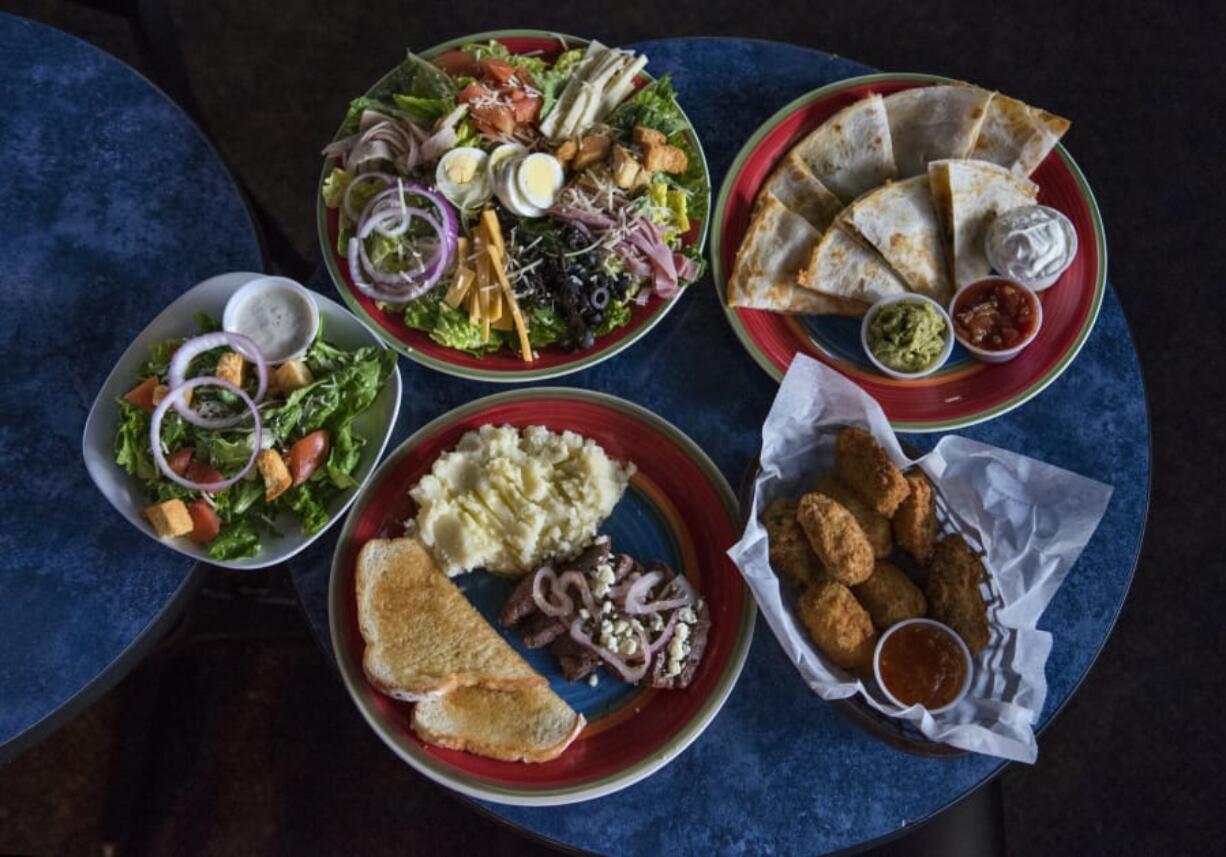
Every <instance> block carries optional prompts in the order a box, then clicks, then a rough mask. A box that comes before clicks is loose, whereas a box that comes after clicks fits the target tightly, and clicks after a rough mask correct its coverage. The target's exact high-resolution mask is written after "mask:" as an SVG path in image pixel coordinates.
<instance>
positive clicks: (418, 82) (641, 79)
mask: <svg viewBox="0 0 1226 857" xmlns="http://www.w3.org/2000/svg"><path fill="white" fill-rule="evenodd" d="M596 51H600V52H602V53H601V54H600V55H599V56H597V57H595V58H594V59H593V61H592V62H593V64H595V63H597V61H600V62H604V61H607V60H609V58H610V57H612V58H613V60H612V61H613V62H614V64H616V62H618V61H621V63H622V65H621V67H620V70H619V71H618V72H617V73H616V74H613V75H612V76H611V77H610V76H608V75H605V76H604V77H603V78H602V79H604V80H612V81H616V80H618V79H619V78H621V77H624V78H625V81H624V82H625V85H624V87H621V88H618V87H617V86H615V85H613V86H612V87H611V88H612V89H613V90H615V91H612V92H610V91H609V89H606V91H605V99H606V107H605V109H604V110H602V111H600V112H599V113H598V114H597V116H598V118H597V119H596V121H595V122H587V120H586V119H585V120H583V122H581V123H580V124H579V125H574V124H573V123H572V124H571V125H570V126H569V130H567V127H563V126H566V125H567V121H568V117H569V116H570V114H571V113H572V112H573V106H574V104H575V102H576V96H573V95H572V94H571V90H572V89H580V88H582V87H580V86H579V84H581V83H583V79H581V78H582V77H583V75H584V74H585V69H588V64H587V62H586V61H587V58H588V57H589V56H590V55H591V54H592V53H593V52H596ZM465 57H468V58H469V59H468V60H466V59H465ZM648 60H649V58H648V57H642V56H636V55H634V54H633V53H632V52H629V51H619V50H617V49H611V48H605V47H604V46H602V45H599V43H594V42H589V41H588V40H586V39H581V38H577V37H572V36H565V35H559V34H557V33H548V32H544V31H539V30H500V31H493V32H485V33H478V34H474V35H471V36H465V37H462V38H458V39H454V40H452V41H449V42H446V43H444V44H440V45H436V46H434V47H432V48H430V49H428V50H425V51H423V52H421V53H419V54H414V53H410V54H409V56H408V58H407V59H406V60H405V62H404V63H402V65H401V66H400V67H398V68H396V69H394V70H392V71H391V72H389V73H388V74H387V75H385V76H384V77H383V78H382V79H381V80H380V81H378V82H377V83H376V84H375V85H374V86H373V87H372V88H371V89H370V90H369V91H368V92H367V93H366V94H365V95H363V96H362V97H360V98H358V99H356V100H355V101H354V102H352V104H351V105H350V112H349V115H348V116H347V117H346V120H345V122H344V123H343V124H342V126H341V127H340V128H339V129H338V131H337V135H336V138H335V139H334V141H333V143H332V144H330V145H329V146H328V147H327V148H326V149H325V150H324V151H325V160H324V165H323V169H322V171H321V174H320V183H319V189H318V193H317V210H316V214H317V217H316V222H317V229H318V233H319V238H320V243H321V249H322V252H323V256H324V260H325V263H326V265H327V268H328V271H329V273H330V275H331V278H332V281H333V283H334V285H335V286H336V289H337V291H338V292H339V293H340V295H341V297H342V299H343V300H344V301H345V303H346V305H348V307H349V308H350V309H351V310H352V311H353V312H354V313H355V314H356V315H357V316H358V317H359V318H361V319H362V320H363V321H365V322H366V323H367V324H368V325H369V326H370V327H371V328H372V329H373V330H375V331H376V332H377V333H378V334H379V335H380V336H381V337H382V338H383V339H384V341H386V342H387V343H388V344H389V345H390V346H391V347H392V348H394V349H395V350H397V351H398V352H400V353H401V354H403V355H405V356H406V357H408V358H409V359H410V360H413V361H415V362H418V363H420V364H422V365H425V366H429V367H431V368H433V369H437V370H439V371H441V372H445V373H448V374H451V375H456V376H459V377H464V378H472V379H476V380H483V381H493V382H523V381H539V380H543V379H548V378H556V377H559V376H562V375H566V374H569V373H572V372H577V371H579V370H582V369H585V368H587V367H590V366H593V365H595V364H597V363H599V362H601V361H603V360H606V359H608V358H610V357H612V356H614V355H615V354H617V353H619V352H620V351H622V350H624V349H626V348H628V347H630V346H631V345H632V344H633V343H634V342H636V341H637V340H639V339H640V338H642V337H643V336H645V335H646V334H647V333H648V332H649V331H650V330H651V329H652V328H653V327H654V326H655V325H656V324H658V323H659V322H660V320H661V319H662V318H663V317H664V315H665V313H667V312H668V311H669V310H670V309H671V308H672V306H673V305H674V304H675V303H676V302H677V301H678V300H680V299H681V298H682V297H683V296H684V291H685V287H686V286H687V285H688V284H690V283H692V282H694V281H695V280H697V279H698V278H699V277H700V275H701V273H702V270H703V268H704V266H705V261H704V256H703V249H704V246H705V240H706V228H707V222H708V212H709V205H710V197H711V187H710V176H709V172H708V168H707V164H706V159H705V156H704V155H703V151H702V146H701V144H700V142H699V140H698V137H697V134H696V133H695V131H694V128H693V126H692V124H691V123H690V121H689V119H688V118H687V117H686V116H685V114H684V112H683V111H682V110H681V107H680V106H679V105H678V104H677V102H676V98H675V93H674V92H673V90H672V86H671V83H670V82H669V80H668V79H667V77H665V78H662V79H660V80H654V79H653V78H652V77H651V76H650V74H649V73H648V71H647V70H644V66H645V65H646V68H647V69H648V70H649V69H650V65H649V63H648ZM490 63H493V64H494V65H492V66H491V65H490ZM444 69H446V70H444ZM589 71H590V69H589ZM508 75H509V77H508ZM568 87H569V88H568ZM474 92H477V93H478V94H477V95H473V94H472V93H474ZM513 99H514V100H513ZM538 99H539V106H538V107H535V108H533V107H531V106H529V107H528V108H527V112H525V113H523V114H522V117H523V121H520V118H519V117H521V114H520V113H513V114H512V115H514V116H516V117H517V118H515V119H513V120H512V119H510V118H507V119H506V126H505V128H501V129H500V128H499V127H496V125H497V123H498V122H500V121H502V118H501V117H500V116H499V115H498V111H499V110H502V109H503V107H504V106H505V107H506V108H507V109H508V110H513V109H517V108H514V105H531V104H534V103H536V102H537V100H538ZM534 110H535V112H534ZM491 111H492V113H491ZM551 114H552V115H551ZM587 119H591V114H589V116H588V117H587ZM449 123H450V124H449ZM584 123H586V124H584ZM576 128H578V129H580V130H575V129H576ZM440 135H441V136H442V137H445V138H446V139H443V140H442V142H441V143H439V139H440ZM367 137H369V139H366V138H367ZM410 138H411V139H410ZM397 140H399V141H400V142H399V143H397ZM593 140H597V142H598V143H599V147H598V148H599V150H598V151H596V150H594V151H595V155H594V156H593V157H594V158H595V160H594V161H592V160H591V159H590V158H588V156H587V155H585V150H584V149H583V148H578V153H577V155H576V154H575V149H576V148H577V147H584V146H587V145H588V144H589V143H592V141H593ZM389 141H390V142H389ZM436 143H437V145H436ZM389 147H390V148H389ZM517 148H519V149H520V151H518V152H516V151H515V150H516V149H517ZM507 150H510V152H511V156H510V157H504V155H505V154H506V152H507ZM372 151H373V154H372ZM355 152H359V154H357V155H355ZM602 153H604V154H602ZM529 155H531V157H532V158H535V159H536V161H535V163H534V164H533V166H534V167H535V168H538V169H537V173H538V174H537V176H536V177H535V178H533V179H532V181H537V187H536V188H535V189H533V188H529V187H528V185H527V184H526V183H525V182H528V181H529V179H528V177H527V175H526V174H527V173H528V172H529V171H528V169H527V167H528V166H529V163H528V162H527V161H526V160H525V159H527V158H528V156H529ZM381 156H382V157H381ZM452 158H454V159H457V160H451V159H452ZM589 161H590V163H589ZM520 162H524V163H520ZM508 163H509V164H510V165H511V168H510V169H503V167H504V166H506V165H507V164H508ZM581 163H582V164H583V166H579V165H580V164H581ZM559 164H560V165H561V166H560V167H559V166H557V165H559ZM649 166H650V167H651V169H648V167H649ZM623 168H628V169H629V171H630V172H636V170H637V172H636V176H637V177H636V178H635V179H634V180H631V179H630V178H629V177H626V178H625V180H622V177H623V176H628V174H627V173H622V172H617V171H618V170H621V169H623ZM364 173H365V174H366V176H367V179H368V181H366V183H365V185H364V186H363V187H360V188H358V189H356V190H352V191H350V193H348V194H346V193H345V191H347V190H349V187H350V185H351V184H359V182H360V178H361V176H362V175H363V174H364ZM474 173H475V178H474ZM379 175H382V176H384V179H383V180H380V179H378V178H377V176H379ZM615 178H616V181H614V179H615ZM546 179H548V181H545V180H546ZM589 180H590V181H589ZM542 181H544V182H545V184H546V185H551V186H549V187H542V186H541V182H542ZM396 182H398V183H399V185H400V187H401V190H400V191H399V195H400V197H401V199H400V200H399V201H398V202H399V204H400V208H401V210H405V209H407V210H409V211H412V210H413V209H414V208H417V209H418V210H424V211H425V212H427V213H429V214H430V215H431V216H433V217H435V218H436V219H437V220H438V221H447V220H449V219H454V230H452V228H451V227H449V226H448V225H447V224H446V223H445V222H443V223H440V225H441V227H442V230H441V234H442V238H441V240H439V239H438V238H437V236H435V235H434V234H433V229H432V228H427V226H426V225H425V224H426V223H427V221H426V220H425V219H423V218H420V217H418V218H417V219H416V220H412V219H406V220H405V222H404V224H403V225H404V227H405V228H406V229H407V237H397V236H399V235H400V234H401V233H402V232H403V231H404V230H401V228H400V227H401V224H400V223H399V222H397V223H396V224H393V225H392V227H391V228H388V226H387V224H388V222H389V221H387V219H386V218H388V217H393V218H394V214H393V213H392V209H394V208H395V207H396V206H395V205H392V204H390V203H388V202H387V201H385V202H384V203H380V202H378V200H377V197H378V196H379V194H380V193H383V194H385V195H387V196H389V197H395V196H396V191H395V183H396ZM456 182H462V183H466V184H463V185H461V186H457V185H456ZM406 183H408V184H416V185H417V186H418V187H421V188H423V189H424V190H425V191H431V192H434V193H435V194H436V195H435V197H434V201H431V200H429V199H427V198H424V197H421V196H415V195H414V192H413V190H412V188H408V187H406ZM482 183H484V193H482V192H481V190H482V189H481V188H479V187H478V188H476V190H475V191H474V190H473V188H472V187H470V186H472V185H474V184H476V185H481V184H482ZM576 188H579V189H581V190H582V193H579V194H578V196H577V197H576V196H575V191H576ZM525 190H526V191H529V192H533V191H535V192H536V193H538V194H543V196H534V197H532V198H531V199H530V200H529V198H528V197H527V196H524V191H525ZM371 192H374V193H375V197H376V199H375V201H374V202H372V203H369V204H368V205H367V208H366V210H365V211H364V210H363V209H362V206H361V205H358V204H357V203H359V202H360V203H364V204H366V203H367V201H368V200H369V199H370V198H371V196H370V194H371ZM444 197H445V199H444ZM396 201H397V200H395V199H393V200H391V202H396ZM381 205H382V206H385V209H386V210H381V209H380V206H381ZM440 205H441V206H442V208H440V207H439V206H440ZM371 207H373V209H374V210H373V211H372V210H371ZM444 209H449V211H445V210H444ZM483 210H492V211H493V212H494V213H495V215H496V217H497V221H498V222H499V223H500V224H501V231H502V233H503V234H502V236H499V237H498V238H496V240H495V241H494V242H493V243H498V241H499V240H501V238H502V237H505V239H506V241H505V242H504V243H505V245H506V246H505V247H504V248H503V253H502V257H503V258H501V260H500V262H499V263H497V265H496V267H499V268H501V267H505V271H506V280H507V282H506V283H505V289H506V291H505V292H503V293H502V294H505V295H506V297H505V298H502V299H501V304H500V303H499V298H500V292H501V290H500V289H499V287H498V282H497V280H496V278H495V277H494V276H492V275H490V276H489V279H488V282H489V284H490V290H491V291H492V292H493V293H494V296H495V303H494V305H493V311H492V315H494V316H497V315H498V314H499V313H501V312H502V308H503V307H506V308H507V309H508V310H511V311H512V312H513V313H514V314H515V315H516V316H519V315H522V318H523V330H520V325H519V321H518V320H517V319H516V320H515V323H514V324H512V323H511V319H510V318H508V317H507V316H505V315H504V316H503V318H502V323H501V325H500V324H499V322H498V321H497V320H494V321H493V323H492V329H483V324H482V314H483V313H484V314H485V315H490V312H489V311H487V310H483V309H482V308H480V307H473V306H471V305H470V303H469V301H473V302H475V300H476V295H477V293H478V291H480V290H479V289H473V290H472V291H471V293H470V296H469V297H468V298H466V299H465V298H460V297H458V295H459V293H460V292H461V291H463V289H466V288H467V283H466V281H465V280H464V279H463V275H462V274H461V269H463V268H465V267H466V266H467V267H471V268H472V269H473V270H474V271H476V272H477V274H478V277H480V276H481V273H480V272H481V267H480V266H481V263H480V262H474V261H472V260H473V257H474V256H476V255H478V253H479V247H480V240H481V239H479V238H476V239H475V238H474V234H473V233H474V226H476V225H477V224H479V223H481V222H482V221H481V220H480V217H479V215H480V214H481V213H482V211H483ZM355 217H356V218H357V219H359V220H360V219H362V218H363V217H366V218H367V219H369V220H376V221H378V222H376V223H374V224H371V225H368V224H366V223H358V222H356V220H355V219H354V218H355ZM404 217H405V218H411V217H412V215H409V214H406V215H404ZM380 218H382V219H380ZM355 232H361V233H362V234H363V235H364V237H363V238H361V239H360V240H361V242H362V244H361V246H360V247H359V246H357V245H356V244H353V243H352V242H353V240H354V233H355ZM422 232H425V233H426V237H425V239H423V238H422V235H421V233H422ZM384 233H386V234H384ZM449 233H453V234H449ZM456 237H458V240H459V241H460V242H466V241H467V242H468V243H467V253H466V254H465V259H464V260H461V261H455V258H456V257H458V255H459V254H458V253H456V252H454V250H453V251H452V252H451V253H443V254H442V256H441V257H440V256H439V255H435V254H436V253H439V252H440V251H438V244H440V243H443V244H445V243H447V242H448V241H449V240H454V239H455V238H456ZM423 240H424V241H425V242H427V245H426V247H425V249H422V242H423ZM430 242H433V243H430ZM351 246H352V247H354V249H355V253H354V255H353V256H352V257H351V255H350V254H349V252H348V251H349V248H350V247H351ZM459 246H460V247H461V248H464V246H465V245H464V244H463V243H461V244H460V245H459ZM475 248H476V249H477V251H478V252H474V249H475ZM419 251H420V252H419ZM415 253H417V254H418V255H417V256H416V264H417V265H418V268H417V269H416V270H414V269H413V268H412V265H413V264H414V262H413V261H412V259H413V257H414V254H415ZM395 254H398V255H396V258H395V259H392V256H393V255H395ZM427 256H428V259H427V258H426V257H427ZM449 259H450V261H448V260H449ZM389 260H390V261H389ZM406 260H408V261H406ZM435 261H437V262H438V263H439V266H440V268H439V270H438V271H431V270H430V269H429V268H428V267H426V266H427V263H428V262H435ZM406 268H408V274H407V275H406V278H407V279H411V278H412V276H415V275H416V274H422V273H433V274H434V275H435V276H436V277H437V282H434V283H432V284H431V285H429V286H425V287H424V288H425V289H426V290H425V291H424V292H423V291H421V290H420V289H419V288H418V287H417V285H416V283H406V282H400V281H396V280H395V279H394V278H395V276H396V275H397V274H398V273H400V272H404V271H405V269H406ZM479 282H480V281H479ZM388 283H390V284H391V285H388ZM389 289H390V290H392V291H393V292H394V293H393V294H388V290H389ZM597 292H600V293H601V294H597ZM406 295H412V296H413V297H412V298H408V299H406V298H405V296H406ZM512 295H514V296H515V297H514V298H512ZM389 297H390V298H396V300H392V301H389V300H384V299H383V298H389ZM509 304H518V305H519V306H516V307H511V306H509ZM484 327H485V328H490V327H491V325H490V324H485V325H484ZM521 343H523V344H521ZM525 345H526V346H527V348H526V350H527V351H528V352H530V353H531V354H532V359H531V360H530V361H528V360H525V359H524V352H525Z"/></svg>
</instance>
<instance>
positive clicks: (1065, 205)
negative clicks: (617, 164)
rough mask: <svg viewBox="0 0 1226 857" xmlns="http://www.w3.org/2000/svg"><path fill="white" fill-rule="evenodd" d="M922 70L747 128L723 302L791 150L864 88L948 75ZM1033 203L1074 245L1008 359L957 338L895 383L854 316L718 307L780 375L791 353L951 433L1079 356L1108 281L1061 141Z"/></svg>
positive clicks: (721, 233) (1091, 210)
mask: <svg viewBox="0 0 1226 857" xmlns="http://www.w3.org/2000/svg"><path fill="white" fill-rule="evenodd" d="M950 82H951V81H949V80H948V79H947V78H943V77H937V76H934V75H925V74H893V73H889V74H872V75H865V76H861V77H854V78H849V79H847V80H843V81H839V82H837V83H834V84H831V85H829V86H825V87H822V88H820V89H817V90H814V91H813V92H810V93H808V94H806V95H804V96H801V97H800V98H798V99H797V100H795V101H793V102H792V103H790V104H788V105H787V106H785V107H784V108H782V109H781V110H779V111H778V112H777V113H776V114H775V115H774V116H772V117H771V118H770V119H768V120H767V121H766V122H765V123H763V125H762V126H761V127H760V128H759V129H758V130H757V131H756V132H755V133H754V135H753V136H752V137H751V138H750V139H749V141H748V142H746V144H745V145H744V147H743V148H742V149H741V151H740V153H739V154H738V155H737V158H736V160H735V161H734V162H733V164H732V167H731V169H730V170H729V171H728V175H727V177H726V178H725V180H724V183H723V186H722V187H721V189H720V193H719V197H718V200H717V203H716V208H715V215H714V219H713V223H714V226H713V235H712V252H711V259H712V266H713V267H712V273H713V278H714V282H715V287H716V289H717V290H719V294H720V300H721V302H723V301H724V296H725V294H726V293H727V288H728V281H729V278H730V277H731V274H732V271H733V267H734V263H735V260H736V256H737V250H738V247H740V245H741V243H742V239H743V237H744V236H745V234H746V230H747V227H748V224H749V222H750V219H751V215H752V209H753V205H754V200H755V197H756V196H757V195H758V192H759V188H761V187H762V186H763V184H764V182H765V181H766V180H767V177H768V176H769V175H771V173H772V170H773V169H774V167H775V165H776V164H777V163H779V162H780V160H781V159H782V158H783V157H784V156H785V155H786V154H787V153H788V152H789V150H790V149H791V148H792V146H793V145H794V144H795V143H796V142H797V141H798V140H801V139H803V138H804V137H805V135H807V134H808V133H809V132H811V131H813V129H815V128H817V127H819V126H820V125H822V123H823V122H825V121H826V120H827V119H829V118H830V117H832V116H834V115H835V114H836V113H838V112H839V111H841V110H843V109H844V108H847V107H849V106H850V105H853V104H855V103H857V102H859V101H860V100H861V99H865V98H866V97H867V96H870V95H875V94H876V95H881V96H889V95H891V94H892V93H899V92H902V91H904V90H910V89H915V88H917V87H927V86H933V85H939V84H943V83H950ZM1030 178H1031V179H1032V180H1033V181H1034V182H1035V183H1036V184H1037V185H1038V188H1039V191H1038V200H1037V201H1038V202H1039V203H1041V204H1043V205H1045V206H1050V207H1051V208H1053V209H1056V210H1057V211H1059V212H1061V213H1063V214H1064V215H1065V216H1066V217H1067V218H1068V220H1069V221H1070V222H1071V223H1072V226H1073V229H1074V230H1075V235H1076V244H1075V245H1074V246H1079V248H1080V249H1078V250H1077V251H1076V256H1075V258H1074V259H1073V261H1072V264H1071V265H1070V266H1069V267H1068V269H1067V270H1065V271H1064V273H1063V274H1062V275H1061V276H1060V278H1059V280H1058V281H1057V283H1056V284H1055V285H1054V286H1053V287H1051V288H1049V289H1047V290H1046V291H1044V292H1042V294H1041V296H1040V300H1041V303H1042V328H1041V330H1039V332H1038V335H1037V337H1036V338H1035V339H1034V340H1033V342H1031V343H1030V345H1029V346H1028V347H1027V348H1026V349H1025V350H1024V351H1022V353H1021V354H1020V355H1019V356H1017V357H1016V358H1014V359H1012V360H1011V361H1009V362H1007V363H999V364H994V365H993V364H987V363H982V362H979V361H977V360H976V359H974V358H973V357H972V355H971V354H970V353H969V352H968V351H967V350H966V349H965V348H963V347H962V346H961V345H956V346H954V348H953V352H952V354H951V356H950V358H949V359H948V361H947V362H946V363H945V364H944V365H943V366H941V367H940V368H939V369H938V370H936V371H934V372H932V373H931V374H929V375H927V376H926V377H923V378H919V379H910V380H900V379H895V378H890V377H887V376H885V375H883V374H882V373H881V372H880V371H878V370H877V369H876V368H874V366H873V364H872V363H871V362H870V359H869V357H868V355H867V354H866V353H865V351H864V348H863V346H862V343H861V323H860V321H859V319H858V318H845V317H840V316H837V315H802V314H784V313H777V312H770V311H766V310H761V309H748V308H743V307H731V306H728V305H727V304H725V312H726V314H727V317H728V320H729V323H730V324H731V325H732V327H733V330H734V331H735V332H736V335H737V337H738V338H739V339H740V340H741V343H742V345H744V347H745V349H746V351H748V352H749V354H750V356H752V357H753V359H754V360H755V361H756V362H757V363H758V364H759V365H760V366H761V367H762V368H763V369H764V370H766V372H767V373H768V374H769V375H770V376H771V377H773V378H774V379H775V380H777V381H778V380H781V379H782V377H783V375H784V373H785V372H786V371H787V368H788V366H789V365H791V362H792V359H793V358H794V357H795V356H796V355H797V354H806V355H809V356H811V357H813V358H815V359H817V360H820V361H822V362H823V363H825V364H827V365H829V366H832V367H834V368H835V369H837V370H838V371H839V372H841V373H842V374H844V375H846V376H847V377H849V378H851V379H852V380H853V381H855V382H856V383H857V384H859V385H860V386H861V387H862V388H863V389H865V390H866V391H867V392H868V393H869V394H870V395H872V396H873V398H875V399H876V400H877V401H878V402H879V403H880V404H881V406H882V408H883V410H884V411H885V414H886V416H887V417H888V418H889V420H890V422H891V424H892V425H893V426H894V428H895V429H896V430H898V431H908V432H930V431H947V430H952V429H957V428H962V427H965V426H969V425H973V424H975V423H980V422H983V421H985V420H989V419H992V418H994V417H997V416H1000V415H1001V414H1004V413H1006V412H1008V411H1010V410H1012V409H1013V408H1016V407H1018V406H1019V405H1021V404H1023V403H1025V402H1026V401H1028V400H1030V399H1031V398H1033V397H1034V396H1036V395H1038V394H1039V393H1040V392H1041V391H1042V390H1043V389H1045V388H1046V387H1047V386H1048V385H1050V384H1051V383H1052V382H1053V381H1055V379H1056V378H1057V377H1059V375H1060V373H1061V372H1063V371H1064V370H1065V369H1066V368H1067V367H1068V366H1069V365H1070V364H1071V363H1072V361H1073V360H1074V358H1075V357H1076V356H1077V354H1078V352H1079V351H1080V350H1081V347H1082V345H1084V343H1085V341H1086V338H1087V337H1088V336H1089V334H1090V331H1091V329H1092V328H1093V326H1094V322H1095V320H1096V319H1097V317H1098V312H1099V308H1100V306H1101V304H1102V299H1103V293H1104V290H1105V288H1106V275H1107V246H1106V239H1105V235H1104V231H1103V224H1102V218H1101V216H1100V214H1099V210H1098V205H1097V203H1096V201H1095V199H1094V195H1093V193H1092V192H1091V190H1090V186H1089V184H1088V182H1087V181H1086V178H1085V176H1084V175H1083V173H1082V172H1081V170H1080V168H1079V167H1078V166H1077V164H1076V163H1075V162H1074V160H1073V158H1072V157H1071V156H1070V155H1069V153H1068V151H1067V150H1066V149H1065V148H1064V146H1063V145H1060V144H1056V145H1055V146H1054V148H1052V150H1051V151H1050V153H1049V154H1048V155H1047V157H1046V158H1045V159H1044V160H1043V161H1042V162H1041V163H1040V164H1039V165H1038V167H1037V168H1035V169H1034V170H1033V172H1032V173H1031V174H1030Z"/></svg>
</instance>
